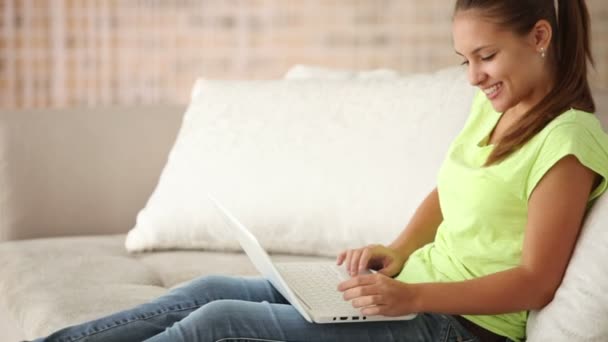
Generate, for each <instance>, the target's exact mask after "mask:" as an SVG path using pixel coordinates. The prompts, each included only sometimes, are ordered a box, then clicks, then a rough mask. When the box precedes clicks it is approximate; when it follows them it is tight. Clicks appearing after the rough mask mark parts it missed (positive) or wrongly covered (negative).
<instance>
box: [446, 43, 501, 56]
mask: <svg viewBox="0 0 608 342" xmlns="http://www.w3.org/2000/svg"><path fill="white" fill-rule="evenodd" d="M489 47H492V45H484V46H480V47H478V48H477V49H475V50H473V51H471V54H472V55H474V54H476V53H477V52H479V51H481V50H483V49H487V48H489ZM454 52H456V54H458V55H460V56H463V55H462V54H461V53H460V52H458V51H456V50H454ZM463 57H464V56H463Z"/></svg>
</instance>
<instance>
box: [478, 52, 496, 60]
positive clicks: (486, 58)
mask: <svg viewBox="0 0 608 342" xmlns="http://www.w3.org/2000/svg"><path fill="white" fill-rule="evenodd" d="M494 56H496V53H493V54H491V55H489V56H487V57H481V60H482V61H491V60H492V59H493V58H494Z"/></svg>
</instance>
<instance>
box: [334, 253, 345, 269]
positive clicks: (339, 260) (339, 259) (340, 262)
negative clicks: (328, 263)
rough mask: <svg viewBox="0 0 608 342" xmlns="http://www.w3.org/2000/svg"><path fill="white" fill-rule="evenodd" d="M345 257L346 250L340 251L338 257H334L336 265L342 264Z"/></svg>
mask: <svg viewBox="0 0 608 342" xmlns="http://www.w3.org/2000/svg"><path fill="white" fill-rule="evenodd" d="M345 258H346V251H343V252H340V254H338V257H337V258H336V265H338V266H340V265H342V262H344V259H345Z"/></svg>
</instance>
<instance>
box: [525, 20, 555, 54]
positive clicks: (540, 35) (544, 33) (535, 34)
mask: <svg viewBox="0 0 608 342" xmlns="http://www.w3.org/2000/svg"><path fill="white" fill-rule="evenodd" d="M552 36H553V28H552V27H551V24H550V23H549V22H548V21H547V20H545V19H541V20H539V21H538V22H537V23H536V25H534V27H533V28H532V31H530V35H529V39H530V43H532V45H533V46H534V48H535V49H536V51H538V52H540V50H541V48H545V50H549V44H550V43H551V37H552Z"/></svg>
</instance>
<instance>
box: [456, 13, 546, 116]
mask: <svg viewBox="0 0 608 342" xmlns="http://www.w3.org/2000/svg"><path fill="white" fill-rule="evenodd" d="M452 33H453V39H454V48H455V49H456V53H457V54H459V55H461V56H462V57H463V63H464V65H465V66H466V68H467V72H468V77H469V81H470V82H471V84H472V85H474V86H476V87H479V88H480V89H481V90H482V91H483V92H484V93H485V94H486V96H487V97H488V99H489V100H490V101H491V102H492V106H493V107H494V110H495V111H497V112H500V113H502V112H505V111H507V109H510V110H512V111H515V112H518V113H520V114H523V113H524V112H526V111H527V110H528V109H530V108H531V107H532V106H533V105H535V104H536V103H537V102H538V101H540V100H541V99H542V97H543V96H544V95H545V94H546V92H547V91H548V90H547V89H550V88H548V87H549V86H551V84H548V83H550V81H551V80H550V77H549V72H548V70H549V68H548V67H547V66H546V65H545V64H546V62H547V60H548V58H546V59H544V58H542V57H541V54H540V53H539V45H538V44H539V43H538V39H537V37H538V35H537V34H535V33H534V32H531V33H530V34H529V35H526V36H524V37H522V36H518V35H516V34H515V33H513V32H512V31H510V30H507V29H501V27H499V25H497V24H495V23H493V22H491V21H490V20H488V19H486V18H484V17H482V16H480V15H479V12H477V11H476V10H465V11H459V12H457V13H456V15H455V16H454V22H453V26H452Z"/></svg>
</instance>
